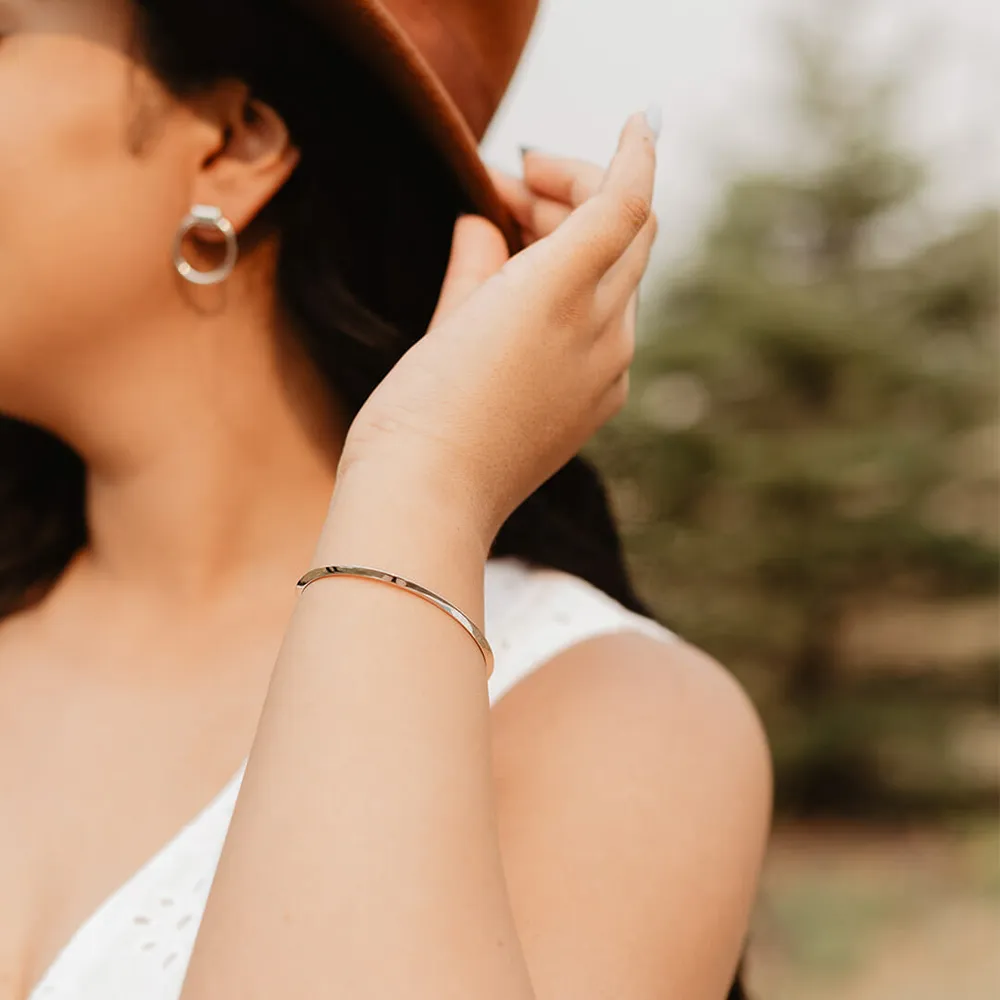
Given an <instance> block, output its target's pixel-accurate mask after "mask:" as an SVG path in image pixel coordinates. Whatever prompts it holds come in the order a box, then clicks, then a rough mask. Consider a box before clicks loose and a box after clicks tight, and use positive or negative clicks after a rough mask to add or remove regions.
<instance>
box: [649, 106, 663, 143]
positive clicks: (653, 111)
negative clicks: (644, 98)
mask: <svg viewBox="0 0 1000 1000" xmlns="http://www.w3.org/2000/svg"><path fill="white" fill-rule="evenodd" d="M646 121H647V122H648V123H649V127H650V130H651V131H652V133H653V135H654V136H656V138H657V139H659V138H660V131H661V130H662V129H663V109H662V108H661V107H660V105H659V103H658V102H657V101H653V102H652V103H651V104H650V105H649V107H648V108H646Z"/></svg>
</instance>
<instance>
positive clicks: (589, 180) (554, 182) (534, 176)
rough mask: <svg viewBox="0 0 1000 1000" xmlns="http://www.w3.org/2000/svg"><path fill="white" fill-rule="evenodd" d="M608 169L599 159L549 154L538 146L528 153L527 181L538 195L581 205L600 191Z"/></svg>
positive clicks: (568, 204)
mask: <svg viewBox="0 0 1000 1000" xmlns="http://www.w3.org/2000/svg"><path fill="white" fill-rule="evenodd" d="M604 174H605V171H604V169H603V168H602V167H599V166H597V164H595V163H588V162H587V161H586V160H576V159H572V158H571V157H559V156H548V155H546V154H544V153H539V152H537V151H535V150H531V149H529V150H527V151H526V152H525V154H524V183H525V185H526V186H527V187H528V188H529V189H530V190H531V191H532V192H533V193H534V194H535V195H537V196H539V197H541V198H546V199H549V200H550V201H555V202H560V203H561V204H563V205H566V206H569V207H570V208H571V209H573V208H579V207H580V206H581V205H582V204H583V203H584V202H585V201H589V200H590V199H591V198H592V197H593V196H594V195H595V194H596V193H597V191H598V189H599V188H600V186H601V182H602V181H603V180H604Z"/></svg>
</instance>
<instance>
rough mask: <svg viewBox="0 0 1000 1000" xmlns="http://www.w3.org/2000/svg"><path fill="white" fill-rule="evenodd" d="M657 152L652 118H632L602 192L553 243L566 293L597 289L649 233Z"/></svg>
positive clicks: (551, 248)
mask: <svg viewBox="0 0 1000 1000" xmlns="http://www.w3.org/2000/svg"><path fill="white" fill-rule="evenodd" d="M655 146H656V136H655V133H654V132H653V131H652V129H651V128H650V127H649V124H648V122H647V120H646V116H645V115H643V114H641V113H639V114H635V115H633V116H632V117H631V118H629V120H628V123H627V124H626V126H625V128H624V129H623V131H622V135H621V140H620V142H619V145H618V150H617V152H616V154H615V156H614V159H613V160H612V161H611V165H610V167H609V168H608V170H607V173H606V174H605V176H604V179H603V181H602V182H601V185H600V187H599V189H598V190H597V192H596V193H595V194H594V195H593V197H591V198H589V199H588V200H587V201H585V202H584V203H583V204H582V205H581V206H580V207H579V208H578V209H577V210H576V211H575V212H573V214H572V215H571V216H570V217H569V218H568V219H567V220H566V221H565V223H563V225H562V226H560V227H559V229H558V230H557V231H556V232H555V233H553V234H552V236H551V237H550V239H549V240H548V241H547V243H548V248H547V249H548V251H549V253H550V255H551V257H550V260H551V262H552V265H553V267H554V270H555V272H556V274H557V276H558V277H560V278H561V279H562V282H564V283H565V284H564V289H565V291H567V292H570V293H572V292H573V291H577V292H583V291H584V290H585V289H587V288H593V286H595V285H597V284H598V283H599V282H600V281H601V280H602V279H603V278H604V276H605V275H606V274H607V273H608V272H609V271H610V270H611V268H612V267H613V266H614V265H615V264H616V263H617V262H618V261H619V260H621V258H622V257H623V256H624V255H625V253H626V251H628V249H629V247H631V246H632V244H633V243H634V242H635V241H636V239H637V238H638V237H639V235H640V234H641V233H642V232H643V231H644V229H645V227H646V224H647V223H648V222H649V221H650V218H651V217H652V212H653V209H652V202H653V188H654V184H655V173H656V150H655Z"/></svg>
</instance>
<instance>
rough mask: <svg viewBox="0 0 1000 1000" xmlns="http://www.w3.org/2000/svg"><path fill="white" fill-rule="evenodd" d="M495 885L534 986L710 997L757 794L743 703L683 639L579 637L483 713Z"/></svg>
mask: <svg viewBox="0 0 1000 1000" xmlns="http://www.w3.org/2000/svg"><path fill="white" fill-rule="evenodd" d="M493 720H494V772H495V778H496V787H497V806H498V816H499V828H500V838H501V848H502V852H503V860H504V868H505V872H506V876H507V881H508V887H509V890H510V895H511V900H512V904H513V908H514V914H515V917H516V920H517V927H518V933H519V936H520V938H521V941H522V943H523V946H524V950H525V954H526V957H527V961H528V966H529V969H530V971H531V975H532V980H533V983H534V986H535V992H536V995H537V996H538V997H539V1000H570V998H572V1000H597V998H601V1000H604V998H606V997H614V998H616V1000H654V998H656V1000H660V998H663V997H672V998H673V997H676V998H683V1000H720V998H722V997H724V996H725V995H726V991H727V989H728V986H729V984H730V982H731V981H732V977H733V974H734V971H735V968H736V965H737V962H738V960H739V956H740V952H741V950H742V945H743V940H744V936H745V933H746V928H747V924H748V921H749V915H750V912H751V910H752V907H753V902H754V897H755V895H756V888H757V879H758V875H759V872H760V866H761V864H762V860H763V855H764V851H765V848H766V842H767V838H768V833H769V830H770V817H771V806H772V771H771V758H770V752H769V749H768V744H767V739H766V736H765V734H764V730H763V727H762V725H761V722H760V719H759V716H758V715H757V713H756V711H755V710H754V708H753V706H752V704H751V703H750V701H749V699H748V698H747V696H746V694H745V693H744V691H743V689H742V688H741V687H740V686H739V685H738V684H737V683H736V681H735V680H734V679H733V678H732V677H731V675H729V674H728V672H726V671H725V670H723V668H721V667H720V666H719V665H718V664H716V663H715V662H714V661H712V660H711V659H709V658H708V657H706V656H705V655H704V654H702V653H700V652H698V651H697V650H694V649H692V648H691V647H690V646H687V645H685V644H683V643H680V642H676V643H664V642H659V641H657V640H655V639H652V638H650V637H648V636H644V635H641V634H638V633H634V632H623V633H616V634H612V635H606V636H602V637H600V638H595V639H590V640H587V641H585V642H582V643H579V644H577V645H576V646H574V647H572V648H570V649H568V650H566V651H565V652H564V653H561V654H559V655H558V656H556V657H554V658H553V659H552V660H551V661H550V662H549V663H548V664H546V665H545V666H544V667H543V668H541V669H540V670H538V671H537V672H536V673H535V674H533V675H532V676H531V677H529V678H527V679H526V680H524V681H523V682H522V683H521V684H519V685H517V687H515V688H514V690H512V691H511V692H510V693H509V694H508V695H507V696H505V697H504V698H503V699H501V701H500V702H499V703H498V704H497V706H496V707H495V708H494V710H493Z"/></svg>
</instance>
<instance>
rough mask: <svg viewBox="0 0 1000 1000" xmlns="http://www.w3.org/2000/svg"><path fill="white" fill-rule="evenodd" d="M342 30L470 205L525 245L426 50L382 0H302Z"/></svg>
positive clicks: (513, 248)
mask: <svg viewBox="0 0 1000 1000" xmlns="http://www.w3.org/2000/svg"><path fill="white" fill-rule="evenodd" d="M296 2H298V3H299V4H300V5H301V6H303V7H305V8H306V9H307V10H309V11H310V12H311V13H312V14H313V15H314V16H315V17H317V18H318V19H320V21H322V22H323V23H325V24H328V25H329V26H330V28H331V29H332V30H333V31H335V32H337V35H338V38H342V39H343V40H344V41H345V42H346V43H347V44H348V45H349V46H350V47H351V49H352V51H354V52H355V53H356V55H357V56H358V57H359V58H360V59H361V61H362V62H364V63H366V64H367V65H369V66H371V68H372V70H373V71H374V72H375V73H377V74H378V76H379V78H380V79H381V80H382V81H383V82H384V83H385V85H386V86H388V87H389V88H390V90H391V91H392V92H393V93H394V94H395V95H396V96H397V97H398V99H399V100H400V101H401V102H402V103H403V104H404V105H405V106H406V107H407V108H408V109H409V110H410V111H411V112H412V113H413V115H414V116H415V120H416V121H417V122H418V124H419V125H420V127H421V128H422V129H423V130H424V132H425V134H426V135H427V136H428V138H429V139H430V140H431V142H432V143H433V144H434V146H435V148H436V149H437V151H438V152H439V154H440V155H441V157H442V159H443V161H444V163H445V164H446V166H447V167H448V169H449V170H450V171H451V172H452V174H453V176H454V178H455V180H456V181H457V182H458V184H459V186H460V188H461V190H462V191H463V192H464V193H465V194H466V196H467V197H468V199H469V203H470V205H471V206H472V207H473V208H474V209H475V211H476V212H478V213H479V214H480V215H483V216H485V217H486V218H487V219H489V220H490V221H491V222H493V223H494V224H495V225H496V226H497V227H498V228H499V229H500V231H501V232H502V233H503V234H504V237H505V238H506V240H507V245H508V248H509V249H510V252H511V253H512V254H515V253H517V252H518V251H520V250H522V249H523V248H524V245H525V244H524V237H523V235H522V232H521V227H520V226H519V225H518V223H517V221H516V220H515V219H514V217H513V215H512V214H511V212H510V210H509V209H508V208H507V205H506V203H505V202H504V201H503V199H502V198H501V197H500V194H499V192H498V191H497V189H496V185H495V184H494V183H493V181H492V179H491V178H490V175H489V171H488V170H487V169H486V165H485V164H484V163H483V160H482V157H481V156H480V154H479V143H478V141H477V139H476V136H475V135H474V134H473V132H472V130H471V128H470V127H469V124H468V122H467V121H466V119H465V116H464V115H463V114H462V112H461V111H460V110H459V108H458V106H457V105H456V103H455V102H454V100H452V98H451V96H450V95H449V93H448V91H447V90H446V89H445V86H444V84H443V83H442V82H441V81H440V79H439V78H438V77H437V75H436V74H435V73H434V70H433V69H432V68H431V67H430V65H428V63H427V61H426V60H425V59H424V57H423V55H422V54H421V53H420V50H419V49H417V47H416V46H415V45H414V44H413V42H411V41H410V39H409V38H408V37H407V36H406V34H405V33H404V31H403V30H402V28H401V27H400V25H399V24H398V22H397V21H396V20H395V18H394V17H393V16H392V15H391V14H390V13H389V11H387V10H386V9H385V7H383V6H382V5H381V4H380V3H378V2H377V0H296Z"/></svg>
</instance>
